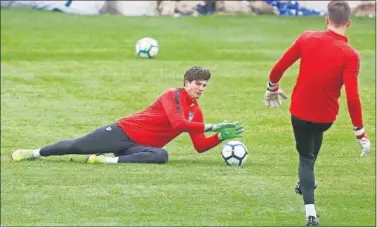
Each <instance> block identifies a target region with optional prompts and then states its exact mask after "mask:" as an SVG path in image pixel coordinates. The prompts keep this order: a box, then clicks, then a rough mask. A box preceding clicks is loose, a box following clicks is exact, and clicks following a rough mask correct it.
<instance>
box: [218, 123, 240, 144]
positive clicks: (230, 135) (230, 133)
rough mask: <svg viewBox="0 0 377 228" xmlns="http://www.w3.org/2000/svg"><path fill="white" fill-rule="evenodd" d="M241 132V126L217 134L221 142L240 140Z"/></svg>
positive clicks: (225, 129)
mask: <svg viewBox="0 0 377 228" xmlns="http://www.w3.org/2000/svg"><path fill="white" fill-rule="evenodd" d="M243 131H244V130H243V126H238V127H232V128H224V129H222V130H221V131H220V132H219V134H218V137H219V140H221V141H223V140H226V139H234V138H241V137H242V136H243V135H242V133H243Z"/></svg>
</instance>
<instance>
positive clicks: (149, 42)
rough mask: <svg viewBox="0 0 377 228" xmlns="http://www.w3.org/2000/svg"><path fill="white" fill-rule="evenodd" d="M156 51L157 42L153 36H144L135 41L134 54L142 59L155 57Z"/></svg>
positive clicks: (157, 49)
mask: <svg viewBox="0 0 377 228" xmlns="http://www.w3.org/2000/svg"><path fill="white" fill-rule="evenodd" d="M158 51H159V48H158V42H157V40H155V39H153V38H150V37H144V38H142V39H140V40H139V41H137V43H136V55H137V56H139V57H140V58H142V59H152V58H155V57H156V56H157V54H158Z"/></svg>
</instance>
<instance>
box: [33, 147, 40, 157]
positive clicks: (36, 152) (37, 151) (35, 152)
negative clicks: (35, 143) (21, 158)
mask: <svg viewBox="0 0 377 228" xmlns="http://www.w3.org/2000/svg"><path fill="white" fill-rule="evenodd" d="M40 150H41V149H36V150H34V157H35V158H40V157H41V154H40V153H39V151H40Z"/></svg>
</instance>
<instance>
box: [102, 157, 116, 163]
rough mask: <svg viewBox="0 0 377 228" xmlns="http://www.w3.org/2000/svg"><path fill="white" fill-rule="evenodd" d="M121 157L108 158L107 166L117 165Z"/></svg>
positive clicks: (106, 160)
mask: <svg viewBox="0 0 377 228" xmlns="http://www.w3.org/2000/svg"><path fill="white" fill-rule="evenodd" d="M118 160H119V157H106V158H105V163H106V164H116V163H118Z"/></svg>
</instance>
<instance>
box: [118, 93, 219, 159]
mask: <svg viewBox="0 0 377 228" xmlns="http://www.w3.org/2000/svg"><path fill="white" fill-rule="evenodd" d="M117 124H118V125H119V126H120V127H121V128H122V129H123V131H124V132H125V133H126V134H127V135H128V136H129V137H130V139H131V140H132V141H134V142H135V143H137V144H139V145H142V146H150V147H160V148H161V147H163V146H165V145H166V144H167V143H169V142H170V141H171V140H173V139H174V138H176V137H177V136H178V135H180V134H181V133H182V132H188V133H189V134H190V138H191V140H192V142H193V144H194V147H195V149H196V151H198V152H199V153H201V152H204V151H207V150H209V149H211V148H212V147H215V146H217V145H218V144H219V143H220V142H221V141H220V140H219V138H218V134H217V133H216V134H214V135H212V136H210V137H206V135H205V133H204V127H205V125H204V118H203V113H202V110H201V108H200V106H199V104H198V103H197V102H196V101H193V100H192V99H191V98H190V97H189V95H188V93H187V92H186V90H185V89H178V88H173V89H169V90H167V91H166V92H165V93H163V94H162V95H161V96H160V97H159V98H158V99H157V100H156V101H154V102H153V104H151V105H150V106H149V107H148V108H146V109H145V110H143V111H140V112H138V113H136V114H133V115H130V116H127V117H125V118H122V119H120V120H118V121H117Z"/></svg>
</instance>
